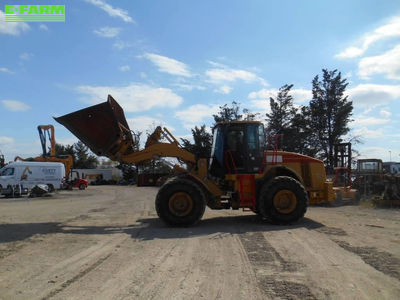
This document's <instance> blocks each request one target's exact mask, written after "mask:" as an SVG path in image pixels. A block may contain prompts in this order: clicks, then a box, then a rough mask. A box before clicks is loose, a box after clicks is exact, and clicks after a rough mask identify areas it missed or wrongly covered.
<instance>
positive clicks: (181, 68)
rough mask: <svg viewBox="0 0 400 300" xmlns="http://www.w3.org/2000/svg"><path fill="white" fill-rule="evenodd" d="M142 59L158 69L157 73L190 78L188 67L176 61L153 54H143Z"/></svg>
mask: <svg viewBox="0 0 400 300" xmlns="http://www.w3.org/2000/svg"><path fill="white" fill-rule="evenodd" d="M143 57H144V58H146V59H148V60H150V61H151V62H152V63H153V64H154V65H155V66H157V67H158V71H160V72H164V73H168V74H172V75H178V76H183V77H191V76H192V74H191V73H190V71H189V67H188V66H187V65H186V64H184V63H183V62H180V61H178V60H176V59H173V58H169V57H166V56H161V55H158V54H154V53H145V54H144V55H143Z"/></svg>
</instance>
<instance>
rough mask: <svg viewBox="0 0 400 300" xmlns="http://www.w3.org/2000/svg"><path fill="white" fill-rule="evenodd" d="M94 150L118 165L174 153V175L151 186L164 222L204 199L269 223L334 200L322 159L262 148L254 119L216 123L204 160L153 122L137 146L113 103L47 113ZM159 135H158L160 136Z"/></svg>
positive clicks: (192, 211) (184, 218)
mask: <svg viewBox="0 0 400 300" xmlns="http://www.w3.org/2000/svg"><path fill="white" fill-rule="evenodd" d="M55 119H56V121H57V122H59V123H61V124H63V125H64V126H65V127H67V128H68V129H69V130H70V131H71V132H72V133H73V134H75V135H76V136H77V137H78V138H79V139H80V140H81V141H82V142H84V143H85V144H86V145H87V146H88V147H89V148H90V149H91V150H92V151H93V152H94V153H96V154H97V155H102V156H107V157H109V158H110V159H112V160H116V161H120V162H124V163H139V162H143V161H145V160H151V159H154V158H159V157H175V158H177V159H178V160H180V161H181V162H182V163H183V164H184V165H185V167H182V166H179V165H176V166H175V167H174V173H175V176H174V177H173V178H171V179H169V180H168V181H167V182H166V183H165V184H164V185H163V186H162V187H161V188H160V190H159V191H158V194H157V197H156V201H155V206H156V210H157V213H158V215H159V217H160V218H161V219H162V220H163V221H165V222H166V223H168V224H171V225H189V224H194V223H196V222H197V221H198V220H200V219H201V217H202V215H203V213H204V210H205V207H206V205H207V206H208V207H209V208H211V209H239V208H243V209H247V210H252V211H253V212H255V213H257V214H260V215H261V216H262V217H264V218H266V219H269V220H271V221H272V222H274V223H281V224H282V223H283V224H285V223H291V222H295V221H297V220H298V219H300V218H302V217H303V216H304V214H305V212H306V210H307V205H308V204H311V205H312V204H317V203H322V202H331V201H334V199H335V193H334V191H333V188H332V183H331V182H329V181H327V180H326V174H325V168H324V165H323V162H322V161H320V160H318V159H315V158H312V157H308V156H304V155H300V154H296V153H290V152H283V151H278V150H276V149H275V150H273V151H267V150H266V143H265V134H264V127H263V125H262V123H260V122H255V121H235V122H226V123H225V122H224V123H218V124H217V125H216V126H215V127H214V131H213V132H214V137H213V146H212V153H211V157H210V159H209V161H207V159H205V158H196V157H195V155H194V154H193V153H190V152H188V151H187V150H185V149H183V148H181V147H180V145H179V143H178V141H177V140H176V139H175V137H174V136H173V135H172V134H171V133H170V132H169V131H168V130H167V129H166V128H161V127H157V128H156V130H155V131H154V133H153V134H152V135H151V136H150V137H149V138H148V140H147V142H146V146H145V148H144V149H143V150H140V151H139V150H138V149H136V148H135V145H137V142H136V141H135V138H134V136H133V135H132V133H131V131H130V129H129V126H128V124H127V122H126V119H125V116H124V112H123V110H122V108H121V107H120V106H119V104H118V103H117V102H116V101H115V100H114V99H113V98H112V97H111V96H110V95H109V96H108V100H107V101H106V102H104V103H101V104H98V105H94V106H91V107H88V108H85V109H82V110H79V111H76V112H73V113H70V114H67V115H65V116H62V117H59V118H55ZM162 140H164V141H162Z"/></svg>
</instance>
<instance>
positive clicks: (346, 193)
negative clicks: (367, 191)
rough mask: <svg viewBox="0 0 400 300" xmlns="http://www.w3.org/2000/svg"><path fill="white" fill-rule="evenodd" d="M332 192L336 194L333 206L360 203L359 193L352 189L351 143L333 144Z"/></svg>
mask: <svg viewBox="0 0 400 300" xmlns="http://www.w3.org/2000/svg"><path fill="white" fill-rule="evenodd" d="M333 150H334V152H333V153H334V171H335V176H334V178H333V181H332V182H333V190H334V191H335V193H336V201H335V204H339V205H340V204H348V203H350V202H351V203H358V202H360V193H359V191H358V190H357V189H354V188H353V182H352V178H351V177H352V174H351V162H352V158H351V143H338V144H334V146H333Z"/></svg>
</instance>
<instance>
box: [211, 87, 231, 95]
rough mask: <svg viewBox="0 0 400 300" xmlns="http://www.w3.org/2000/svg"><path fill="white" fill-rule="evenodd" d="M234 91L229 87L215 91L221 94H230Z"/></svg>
mask: <svg viewBox="0 0 400 300" xmlns="http://www.w3.org/2000/svg"><path fill="white" fill-rule="evenodd" d="M231 91H232V88H231V87H230V86H228V85H223V86H221V87H219V88H218V89H215V90H214V92H216V93H221V94H225V95H227V94H229V93H230V92H231Z"/></svg>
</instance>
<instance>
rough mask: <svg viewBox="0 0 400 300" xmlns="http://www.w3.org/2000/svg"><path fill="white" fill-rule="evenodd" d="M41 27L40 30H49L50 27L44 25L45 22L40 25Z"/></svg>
mask: <svg viewBox="0 0 400 300" xmlns="http://www.w3.org/2000/svg"><path fill="white" fill-rule="evenodd" d="M39 29H40V30H43V31H49V27H47V26H46V25H44V24H40V25H39Z"/></svg>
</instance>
